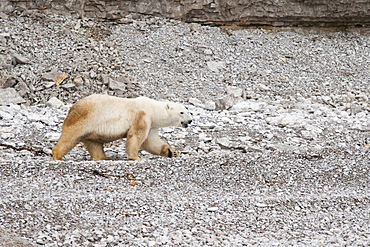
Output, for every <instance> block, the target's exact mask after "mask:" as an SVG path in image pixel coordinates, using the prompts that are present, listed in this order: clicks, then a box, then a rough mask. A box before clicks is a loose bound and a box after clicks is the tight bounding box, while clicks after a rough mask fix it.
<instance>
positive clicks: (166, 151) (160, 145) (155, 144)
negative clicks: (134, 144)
mask: <svg viewBox="0 0 370 247" xmlns="http://www.w3.org/2000/svg"><path fill="white" fill-rule="evenodd" d="M141 148H142V149H144V150H145V151H148V152H149V153H151V154H155V155H160V156H164V157H169V158H174V157H179V156H180V154H179V151H177V150H176V149H175V148H173V147H171V146H170V145H168V144H167V143H165V142H164V141H162V140H161V139H160V138H159V135H158V129H152V130H150V132H149V135H148V138H147V139H146V140H145V141H144V143H143V144H142V145H141Z"/></svg>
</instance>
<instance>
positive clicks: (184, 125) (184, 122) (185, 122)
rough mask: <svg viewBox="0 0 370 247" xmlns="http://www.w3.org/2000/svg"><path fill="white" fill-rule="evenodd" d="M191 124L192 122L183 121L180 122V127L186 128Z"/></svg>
mask: <svg viewBox="0 0 370 247" xmlns="http://www.w3.org/2000/svg"><path fill="white" fill-rule="evenodd" d="M191 122H193V120H188V121H183V122H181V125H182V127H184V128H187V127H188V126H189V124H191Z"/></svg>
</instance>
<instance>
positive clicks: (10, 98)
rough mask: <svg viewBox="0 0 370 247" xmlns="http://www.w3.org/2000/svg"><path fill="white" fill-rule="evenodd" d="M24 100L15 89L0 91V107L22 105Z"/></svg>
mask: <svg viewBox="0 0 370 247" xmlns="http://www.w3.org/2000/svg"><path fill="white" fill-rule="evenodd" d="M25 102H26V100H25V99H23V98H22V97H21V96H20V95H19V94H18V92H17V91H16V90H15V89H14V88H5V89H0V105H9V104H22V103H25Z"/></svg>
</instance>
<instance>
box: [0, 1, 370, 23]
mask: <svg viewBox="0 0 370 247" xmlns="http://www.w3.org/2000/svg"><path fill="white" fill-rule="evenodd" d="M17 8H26V9H46V10H53V11H68V12H70V13H73V14H74V15H77V16H85V17H98V18H102V19H119V18H122V17H124V16H125V15H127V14H128V13H142V14H152V15H158V16H164V17H170V18H175V19H182V20H184V21H188V22H200V23H207V24H216V25H219V24H229V23H236V24H240V25H273V26H284V25H288V26H291V25H303V26H305V25H315V26H348V25H350V26H353V25H360V26H364V25H365V26H369V25H370V0H352V1H348V0H332V1H330V0H167V1H165V0H133V1H127V0H3V1H1V3H0V10H2V11H4V12H11V11H13V10H15V9H17Z"/></svg>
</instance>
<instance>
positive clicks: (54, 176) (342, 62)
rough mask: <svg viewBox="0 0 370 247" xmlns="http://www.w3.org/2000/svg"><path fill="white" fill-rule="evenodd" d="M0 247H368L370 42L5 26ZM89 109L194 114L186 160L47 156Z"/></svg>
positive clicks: (166, 26) (219, 31) (134, 19)
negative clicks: (174, 108)
mask: <svg viewBox="0 0 370 247" xmlns="http://www.w3.org/2000/svg"><path fill="white" fill-rule="evenodd" d="M0 18H1V24H0V51H1V55H0V56H1V64H0V67H1V79H0V83H1V87H2V88H3V89H1V90H0V94H1V99H0V101H1V104H2V106H0V140H1V148H0V157H1V158H0V167H1V169H0V185H1V190H0V223H1V226H2V227H3V228H2V229H0V230H1V234H0V235H1V242H2V243H3V245H4V246H31V245H35V246H37V245H39V246H207V245H209V246H243V245H258V246H274V245H275V246H320V245H321V246H345V245H347V246H348V245H349V246H368V245H369V243H370V225H369V216H370V207H369V206H370V193H369V182H370V181H369V180H370V179H369V172H370V171H369V170H370V167H369V165H370V163H369V153H370V149H369V145H368V144H369V143H370V141H369V139H370V105H369V95H370V87H369V85H370V82H369V78H370V67H369V64H370V34H369V32H368V31H367V30H364V29H361V30H342V31H334V30H320V29H284V28H283V29H272V30H266V29H251V30H248V29H243V30H235V29H229V28H219V27H209V26H200V25H198V24H187V23H181V22H179V21H174V20H168V19H162V18H157V17H150V16H140V15H131V16H127V18H125V19H122V20H120V21H118V22H114V23H109V22H104V23H103V22H96V21H94V20H89V19H72V18H70V17H68V16H55V15H52V14H48V15H45V14H43V13H40V12H31V11H25V12H22V13H15V14H14V16H7V15H4V14H2V15H0ZM91 93H108V94H111V95H118V96H124V97H134V96H137V95H145V96H149V97H153V98H156V99H165V100H171V101H177V102H181V103H183V104H185V105H186V106H187V107H188V109H189V110H190V112H191V113H192V114H193V117H194V123H193V124H192V125H191V126H190V127H189V128H187V129H180V128H163V129H162V132H161V135H162V138H163V139H165V140H167V141H168V142H169V143H170V144H171V145H173V146H174V147H176V148H178V149H179V150H180V151H181V152H182V155H181V157H180V158H176V159H167V158H162V157H155V156H152V155H150V154H148V153H145V152H142V154H141V156H143V157H144V158H146V161H143V162H130V161H127V160H126V159H127V157H126V155H125V152H124V144H125V143H124V140H122V141H116V142H113V143H111V144H109V145H107V146H106V150H107V154H108V155H109V156H110V157H113V158H114V159H115V160H116V161H102V162H92V161H88V158H89V157H88V154H87V152H86V150H85V149H84V147H75V148H74V149H73V150H72V151H71V152H70V153H69V154H68V155H66V157H65V161H64V162H60V161H52V160H51V157H50V149H49V148H48V147H51V146H53V145H54V144H55V142H56V140H57V139H58V137H59V134H60V128H61V124H62V121H63V119H64V117H65V116H66V113H67V111H68V108H69V107H70V105H71V103H73V102H75V101H77V100H78V99H80V98H82V97H84V96H87V95H89V94H91Z"/></svg>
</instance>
